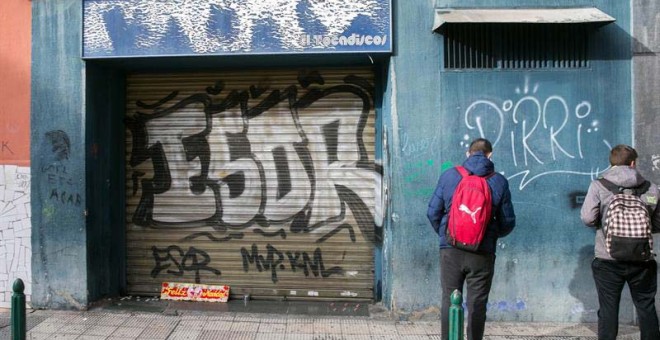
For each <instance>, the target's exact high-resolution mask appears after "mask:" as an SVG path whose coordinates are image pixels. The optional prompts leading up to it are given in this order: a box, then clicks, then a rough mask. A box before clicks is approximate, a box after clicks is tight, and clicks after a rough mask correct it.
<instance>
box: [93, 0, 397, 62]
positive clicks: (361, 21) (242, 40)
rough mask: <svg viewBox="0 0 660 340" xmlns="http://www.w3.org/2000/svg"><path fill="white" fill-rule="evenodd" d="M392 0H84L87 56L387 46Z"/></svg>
mask: <svg viewBox="0 0 660 340" xmlns="http://www.w3.org/2000/svg"><path fill="white" fill-rule="evenodd" d="M390 2H391V0H351V1H346V0H288V1H281V0H168V1H153V0H85V1H84V18H83V20H84V23H83V26H84V27H83V57H85V58H112V57H131V56H182V55H234V54H309V53H361V52H364V53H381V52H383V53H387V52H391V50H392V36H391V21H392V20H391V4H390Z"/></svg>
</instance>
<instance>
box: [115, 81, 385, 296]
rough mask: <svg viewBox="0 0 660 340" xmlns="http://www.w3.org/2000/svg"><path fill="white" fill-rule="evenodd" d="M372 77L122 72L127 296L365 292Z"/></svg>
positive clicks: (371, 190)
mask: <svg viewBox="0 0 660 340" xmlns="http://www.w3.org/2000/svg"><path fill="white" fill-rule="evenodd" d="M373 84H374V81H373V73H372V71H371V70H370V69H323V70H302V71H301V70H260V71H242V72H239V71H236V72H233V71H232V72H218V73H203V74H197V73H194V74H179V73H175V74H134V75H130V76H128V79H127V112H126V120H125V121H126V131H127V138H126V198H127V206H126V223H127V271H128V272H127V280H128V282H127V286H128V293H129V294H140V295H157V294H159V292H160V284H161V283H162V282H166V281H169V282H197V283H203V284H227V285H229V286H231V293H232V295H233V296H234V297H237V296H242V295H244V294H250V295H251V296H252V297H256V298H259V297H262V298H273V297H284V296H286V297H287V298H290V299H294V298H304V299H323V298H326V299H333V300H342V299H358V300H370V299H372V298H373V286H374V283H373V280H374V279H373V275H374V274H373V268H374V254H373V242H374V238H375V233H374V230H375V225H374V217H375V216H374V214H375V204H376V202H375V201H376V199H375V197H376V195H377V192H376V190H380V187H379V185H380V184H378V185H377V183H380V180H379V179H380V176H381V175H380V174H379V173H378V172H377V171H376V166H375V163H374V142H375V127H374V123H375V114H374V109H373V106H374V105H373V103H374V100H373V93H374V91H373ZM378 203H380V202H378Z"/></svg>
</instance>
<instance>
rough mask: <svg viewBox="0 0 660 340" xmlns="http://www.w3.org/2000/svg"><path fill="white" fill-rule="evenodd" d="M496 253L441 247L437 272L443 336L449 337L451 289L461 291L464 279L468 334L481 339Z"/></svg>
mask: <svg viewBox="0 0 660 340" xmlns="http://www.w3.org/2000/svg"><path fill="white" fill-rule="evenodd" d="M494 269H495V254H482V253H472V252H468V251H463V250H460V249H454V248H446V249H441V250H440V276H441V279H440V281H441V283H442V311H441V317H442V329H441V333H442V339H443V340H447V339H448V338H449V306H450V300H449V299H450V297H451V293H452V292H453V291H454V290H455V289H458V291H459V292H463V283H467V310H466V311H465V318H466V319H467V324H468V326H467V337H468V339H469V340H481V339H482V338H483V337H484V327H485V325H486V304H487V303H488V294H489V293H490V286H491V284H492V283H493V272H494Z"/></svg>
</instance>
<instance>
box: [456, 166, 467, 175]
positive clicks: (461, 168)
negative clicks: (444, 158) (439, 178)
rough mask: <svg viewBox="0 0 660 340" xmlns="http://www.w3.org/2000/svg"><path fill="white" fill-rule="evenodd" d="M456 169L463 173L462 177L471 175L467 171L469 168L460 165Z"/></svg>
mask: <svg viewBox="0 0 660 340" xmlns="http://www.w3.org/2000/svg"><path fill="white" fill-rule="evenodd" d="M456 171H458V173H459V174H461V177H467V176H470V173H469V172H468V171H467V169H466V168H464V167H462V166H460V165H457V166H456Z"/></svg>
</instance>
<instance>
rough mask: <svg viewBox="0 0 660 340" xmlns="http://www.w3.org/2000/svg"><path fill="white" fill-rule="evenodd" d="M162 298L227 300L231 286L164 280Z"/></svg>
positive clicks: (209, 300) (161, 291)
mask: <svg viewBox="0 0 660 340" xmlns="http://www.w3.org/2000/svg"><path fill="white" fill-rule="evenodd" d="M160 298H161V299H162V300H183V301H208V302H227V299H229V286H226V285H223V286H211V285H202V284H195V283H177V282H163V286H162V288H161V290H160Z"/></svg>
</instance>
